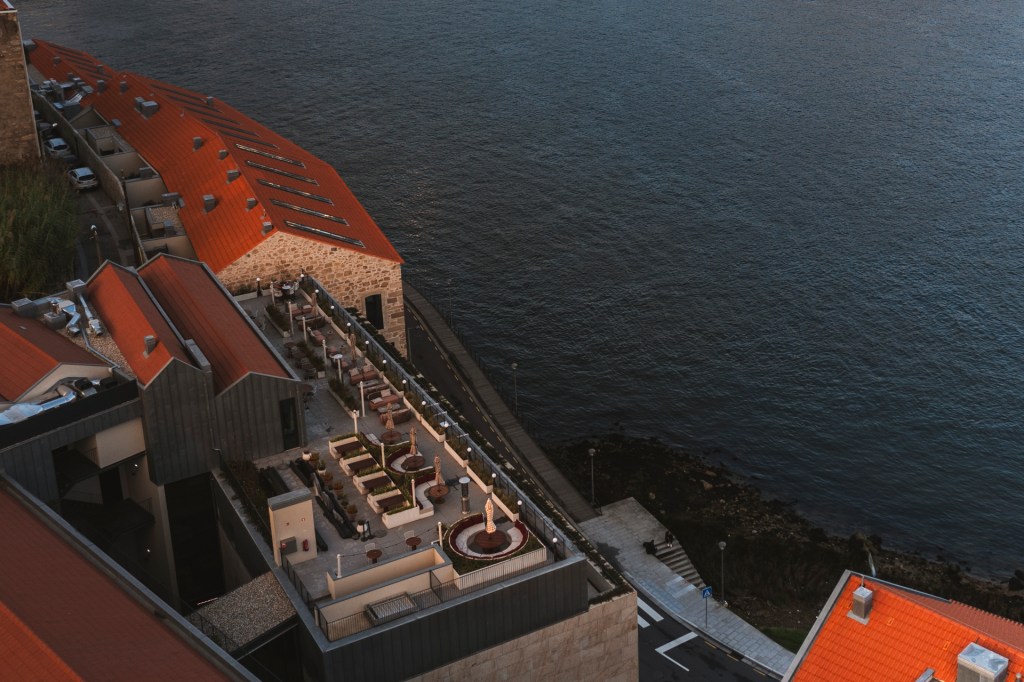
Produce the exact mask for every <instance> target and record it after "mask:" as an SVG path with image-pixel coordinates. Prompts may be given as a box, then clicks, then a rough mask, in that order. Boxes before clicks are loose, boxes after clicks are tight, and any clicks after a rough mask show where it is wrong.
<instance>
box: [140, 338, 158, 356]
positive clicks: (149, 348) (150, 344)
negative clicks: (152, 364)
mask: <svg viewBox="0 0 1024 682" xmlns="http://www.w3.org/2000/svg"><path fill="white" fill-rule="evenodd" d="M142 341H143V343H145V344H146V351H145V352H144V353H143V354H142V355H143V357H147V358H148V357H149V354H150V353H152V352H153V351H154V350H156V337H155V336H153V335H152V334H150V335H147V336H146V337H144V338H143V339H142Z"/></svg>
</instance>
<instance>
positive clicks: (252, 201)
mask: <svg viewBox="0 0 1024 682" xmlns="http://www.w3.org/2000/svg"><path fill="white" fill-rule="evenodd" d="M254 208H256V197H249V198H248V199H246V200H245V210H246V211H251V210H253V209H254Z"/></svg>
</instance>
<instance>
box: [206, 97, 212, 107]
mask: <svg viewBox="0 0 1024 682" xmlns="http://www.w3.org/2000/svg"><path fill="white" fill-rule="evenodd" d="M206 106H208V107H212V106H213V98H212V97H207V98H206Z"/></svg>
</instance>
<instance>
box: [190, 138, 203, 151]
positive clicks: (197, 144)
mask: <svg viewBox="0 0 1024 682" xmlns="http://www.w3.org/2000/svg"><path fill="white" fill-rule="evenodd" d="M202 146H203V138H201V137H193V138H192V151H194V152H195V151H199V149H200V148H201V147H202Z"/></svg>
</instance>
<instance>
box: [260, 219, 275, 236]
mask: <svg viewBox="0 0 1024 682" xmlns="http://www.w3.org/2000/svg"><path fill="white" fill-rule="evenodd" d="M273 229H274V223H271V222H269V221H264V222H263V234H270V231H271V230H273Z"/></svg>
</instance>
